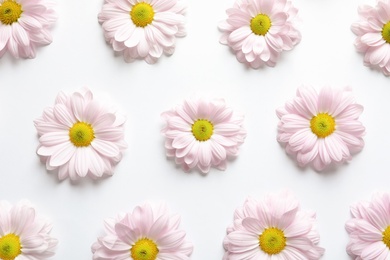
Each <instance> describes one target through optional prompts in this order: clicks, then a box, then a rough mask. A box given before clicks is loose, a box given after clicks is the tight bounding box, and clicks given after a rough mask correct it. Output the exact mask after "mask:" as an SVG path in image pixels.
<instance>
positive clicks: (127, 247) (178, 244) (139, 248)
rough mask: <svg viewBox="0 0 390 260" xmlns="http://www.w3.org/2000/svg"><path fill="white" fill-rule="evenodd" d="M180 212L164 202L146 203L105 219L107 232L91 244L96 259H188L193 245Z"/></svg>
mask: <svg viewBox="0 0 390 260" xmlns="http://www.w3.org/2000/svg"><path fill="white" fill-rule="evenodd" d="M179 225H180V216H179V215H177V214H174V215H172V214H170V213H169V211H168V208H167V206H166V205H165V204H164V203H160V204H152V203H145V204H143V205H141V206H137V207H136V208H135V209H134V210H133V212H132V213H126V214H119V215H118V216H117V217H116V218H109V219H106V220H105V225H104V227H105V231H106V234H105V235H104V236H102V237H99V238H98V240H97V242H95V243H94V244H93V245H92V253H93V259H94V260H114V259H121V260H173V259H175V260H189V259H190V255H191V254H192V251H193V245H192V244H191V243H189V242H188V241H186V239H185V236H186V233H185V231H183V230H181V229H180V228H179Z"/></svg>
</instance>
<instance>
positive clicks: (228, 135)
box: [162, 98, 246, 173]
mask: <svg viewBox="0 0 390 260" xmlns="http://www.w3.org/2000/svg"><path fill="white" fill-rule="evenodd" d="M162 116H163V118H164V119H165V121H166V123H167V125H166V127H165V128H164V129H163V130H162V133H163V134H164V136H165V137H166V141H165V148H166V150H167V156H168V157H173V158H175V161H176V163H177V164H179V165H181V166H182V167H183V169H184V170H185V171H189V170H190V169H192V168H198V169H200V170H201V171H202V172H203V173H207V172H209V171H210V167H211V166H215V167H217V168H218V169H220V170H224V169H225V168H226V160H227V159H228V158H229V157H234V156H237V154H238V148H239V146H240V145H241V144H242V143H243V142H244V139H245V137H246V131H245V130H244V128H243V127H242V124H243V120H244V117H243V116H242V115H239V114H237V113H234V112H233V110H232V109H231V108H229V107H227V106H226V104H225V101H224V100H223V99H213V100H207V99H203V98H197V99H187V100H185V101H184V103H183V105H181V106H177V107H176V108H174V109H171V110H170V111H167V112H164V113H163V114H162Z"/></svg>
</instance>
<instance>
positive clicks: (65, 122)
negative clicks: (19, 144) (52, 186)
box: [34, 90, 127, 180]
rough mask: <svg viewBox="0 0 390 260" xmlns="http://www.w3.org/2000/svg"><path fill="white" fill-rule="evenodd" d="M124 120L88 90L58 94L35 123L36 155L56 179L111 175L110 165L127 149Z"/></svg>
mask: <svg viewBox="0 0 390 260" xmlns="http://www.w3.org/2000/svg"><path fill="white" fill-rule="evenodd" d="M124 122H125V118H124V117H123V116H121V115H120V114H119V113H117V112H115V111H111V110H110V109H108V108H106V107H104V106H103V105H102V104H100V103H99V102H98V101H96V100H95V99H94V98H93V94H92V92H91V91H90V90H86V91H84V92H75V93H73V94H72V95H67V94H65V93H63V92H60V93H59V94H58V96H57V99H56V101H55V104H54V107H49V108H46V109H45V110H44V111H43V114H42V116H41V117H40V118H38V119H36V120H35V121H34V123H35V127H36V129H37V131H38V135H39V142H40V145H39V147H38V149H37V153H38V155H40V156H41V158H42V160H43V161H44V162H45V163H46V168H47V169H48V170H58V178H59V179H60V180H63V179H65V178H67V177H70V178H71V179H72V180H76V179H78V178H80V177H85V176H90V177H92V178H97V177H102V176H103V175H104V174H108V175H112V174H113V166H114V164H116V163H118V162H119V161H120V160H121V158H122V152H123V151H124V149H125V148H126V147H127V144H126V143H125V141H124V128H123V124H124Z"/></svg>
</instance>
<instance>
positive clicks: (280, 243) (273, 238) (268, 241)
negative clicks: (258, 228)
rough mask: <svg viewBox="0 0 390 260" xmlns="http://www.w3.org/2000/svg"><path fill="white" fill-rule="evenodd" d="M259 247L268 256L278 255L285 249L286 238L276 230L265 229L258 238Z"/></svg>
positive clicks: (281, 232)
mask: <svg viewBox="0 0 390 260" xmlns="http://www.w3.org/2000/svg"><path fill="white" fill-rule="evenodd" d="M259 245H260V248H261V250H263V251H264V252H266V253H267V254H269V255H275V254H279V253H280V252H282V250H283V249H284V248H285V247H286V237H285V236H284V233H283V231H282V230H280V229H278V228H274V227H271V228H267V229H266V230H264V231H263V233H262V234H261V235H260V236H259Z"/></svg>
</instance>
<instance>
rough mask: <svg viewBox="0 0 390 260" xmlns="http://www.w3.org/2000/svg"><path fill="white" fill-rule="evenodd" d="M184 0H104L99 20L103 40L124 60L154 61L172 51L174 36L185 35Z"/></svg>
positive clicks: (151, 62)
mask: <svg viewBox="0 0 390 260" xmlns="http://www.w3.org/2000/svg"><path fill="white" fill-rule="evenodd" d="M185 3H186V2H185V0H142V1H141V0H140V1H136V0H105V3H104V5H103V8H102V11H101V13H99V15H98V18H99V23H100V24H102V27H103V30H104V36H105V38H106V41H107V42H108V43H109V44H111V45H112V48H113V49H114V51H115V52H118V53H122V54H123V56H124V59H125V61H126V62H132V61H134V60H136V59H144V60H145V61H146V62H147V63H149V64H153V63H156V62H157V60H158V58H160V57H161V55H162V54H163V53H164V54H167V55H171V54H173V52H174V50H175V41H176V37H183V36H185V35H186V32H185V28H184V11H185V8H186V4H185Z"/></svg>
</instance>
